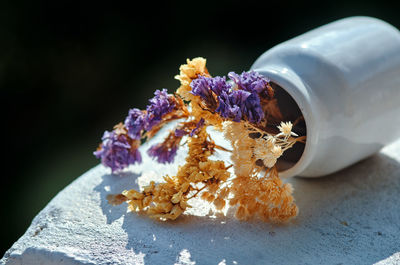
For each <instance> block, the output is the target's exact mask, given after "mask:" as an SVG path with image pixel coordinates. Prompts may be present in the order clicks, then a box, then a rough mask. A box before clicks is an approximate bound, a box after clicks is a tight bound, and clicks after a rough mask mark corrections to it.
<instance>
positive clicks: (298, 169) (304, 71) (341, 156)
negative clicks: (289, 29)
mask: <svg viewBox="0 0 400 265" xmlns="http://www.w3.org/2000/svg"><path fill="white" fill-rule="evenodd" d="M252 69H253V70H256V71H258V72H260V73H261V74H263V75H265V76H267V77H269V78H270V79H271V81H272V82H274V83H276V84H278V85H279V86H280V87H282V88H283V89H284V90H285V91H286V92H287V93H289V94H290V96H291V97H292V98H293V99H294V100H295V102H296V103H297V104H298V106H299V108H300V110H301V112H302V114H303V116H304V119H305V124H306V132H307V142H306V145H305V149H304V152H303V153H302V155H301V157H300V159H299V160H298V162H297V163H295V164H294V166H292V167H291V168H289V169H287V170H285V171H283V172H281V175H282V176H304V177H317V176H323V175H327V174H330V173H333V172H335V171H338V170H340V169H343V168H345V167H347V166H349V165H351V164H353V163H355V162H357V161H360V160H361V159H363V158H366V157H368V156H370V155H372V154H374V153H376V152H377V151H379V150H380V149H381V148H382V147H383V146H384V145H387V144H389V143H391V142H393V141H394V140H396V139H398V138H399V137H400V32H399V31H398V30H397V29H396V28H394V27H393V26H391V25H389V24H388V23H386V22H383V21H381V20H378V19H375V18H370V17H351V18H346V19H342V20H339V21H336V22H333V23H330V24H327V25H325V26H322V27H320V28H317V29H315V30H312V31H310V32H307V33H305V34H303V35H301V36H299V37H296V38H294V39H291V40H289V41H286V42H284V43H282V44H279V45H277V46H275V47H273V48H272V49H270V50H268V51H267V52H265V53H264V54H263V55H262V56H260V58H258V59H257V61H256V62H255V63H254V65H253V66H252Z"/></svg>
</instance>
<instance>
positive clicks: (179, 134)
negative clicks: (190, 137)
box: [175, 129, 187, 137]
mask: <svg viewBox="0 0 400 265" xmlns="http://www.w3.org/2000/svg"><path fill="white" fill-rule="evenodd" d="M186 134H187V132H186V131H185V130H182V129H176V130H175V136H176V137H183V136H185V135H186Z"/></svg>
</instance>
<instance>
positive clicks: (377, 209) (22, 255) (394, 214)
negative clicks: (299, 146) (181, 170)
mask: <svg viewBox="0 0 400 265" xmlns="http://www.w3.org/2000/svg"><path fill="white" fill-rule="evenodd" d="M183 152H184V150H183ZM183 152H181V153H180V154H179V157H178V159H177V160H178V162H180V161H182V159H183ZM175 170H176V167H175V166H170V165H169V166H168V165H158V164H156V163H155V162H152V161H151V160H150V159H149V158H148V157H147V156H144V164H142V165H141V166H136V167H132V168H131V169H130V170H128V171H126V172H125V173H123V174H120V175H111V174H110V171H109V170H108V169H106V168H104V167H103V166H101V165H100V166H97V167H95V168H93V169H92V170H90V171H88V172H87V173H86V174H84V175H83V176H81V177H80V178H78V179H77V180H76V181H74V182H73V183H72V184H70V185H69V186H68V187H66V188H65V189H64V190H63V191H61V192H60V193H59V194H58V195H57V196H56V197H55V198H54V199H53V200H52V201H51V202H50V203H49V204H48V205H47V206H46V208H45V209H43V210H42V211H41V212H40V213H39V215H38V216H37V217H35V219H34V220H33V222H32V225H31V226H30V227H29V228H28V230H27V231H26V233H25V234H24V235H23V236H22V237H21V238H20V239H19V240H18V241H17V242H16V243H15V244H14V245H13V246H12V247H11V248H10V250H9V251H8V252H7V253H6V254H5V256H4V257H3V259H2V260H1V261H0V264H195V263H196V264H373V263H378V264H400V196H399V194H400V141H399V142H397V143H394V144H392V145H391V146H388V147H386V148H385V149H383V150H382V152H381V153H379V154H377V155H375V156H373V157H371V158H368V159H367V160H364V161H362V162H360V163H358V164H356V165H354V166H352V167H350V168H347V169H345V170H342V171H340V172H338V173H336V174H333V175H331V176H327V177H325V178H319V179H301V178H293V179H290V182H292V183H293V185H294V187H295V197H296V200H297V203H298V205H299V208H300V213H299V216H298V218H297V219H295V220H294V221H293V222H291V223H289V224H286V225H271V224H267V223H262V222H257V221H252V222H240V221H237V220H236V219H234V218H233V217H232V212H231V211H228V212H227V213H226V216H224V215H218V216H215V215H213V214H210V212H209V211H210V208H209V206H208V205H207V204H205V203H202V202H199V201H195V202H193V203H194V204H196V209H197V210H194V209H192V210H191V212H190V213H191V214H190V215H185V216H183V217H181V218H180V219H178V220H176V221H173V222H158V221H153V220H150V219H148V218H146V217H145V216H141V215H137V214H135V213H130V212H127V208H126V204H122V205H119V206H114V207H113V206H111V205H109V204H108V203H107V200H106V196H107V194H110V193H119V192H121V191H122V190H123V189H127V188H137V185H138V184H142V183H146V182H148V181H150V180H152V179H159V178H160V176H161V175H162V174H165V173H169V174H173V173H174V171H175Z"/></svg>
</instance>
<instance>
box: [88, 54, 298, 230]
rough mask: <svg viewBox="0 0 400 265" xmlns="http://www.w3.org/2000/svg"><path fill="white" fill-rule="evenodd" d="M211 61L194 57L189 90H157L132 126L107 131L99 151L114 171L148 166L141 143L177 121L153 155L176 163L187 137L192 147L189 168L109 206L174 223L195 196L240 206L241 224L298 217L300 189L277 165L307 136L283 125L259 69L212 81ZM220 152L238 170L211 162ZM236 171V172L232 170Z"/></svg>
mask: <svg viewBox="0 0 400 265" xmlns="http://www.w3.org/2000/svg"><path fill="white" fill-rule="evenodd" d="M205 63H206V61H205V59H203V58H195V59H193V60H187V64H184V65H182V66H181V67H180V74H179V75H178V76H177V77H176V78H177V79H178V80H180V82H181V86H180V87H179V89H178V90H177V94H176V95H175V96H174V95H170V94H167V91H166V89H163V90H157V91H156V92H155V96H154V97H153V98H152V99H150V101H149V105H148V106H147V108H146V111H141V110H139V109H131V110H130V111H129V113H128V116H127V117H126V119H125V123H124V124H122V123H121V124H118V125H116V126H115V127H114V130H113V131H112V132H106V133H105V134H104V136H103V138H102V140H103V142H102V144H101V145H100V147H99V149H98V150H97V151H96V152H94V154H95V155H96V157H98V158H101V160H102V163H103V164H104V165H106V166H108V167H111V169H112V171H113V172H114V171H118V170H122V169H123V168H125V167H127V166H128V165H130V164H133V163H136V162H140V161H141V157H140V153H139V151H138V147H139V145H140V141H146V140H148V139H150V138H151V137H152V136H154V135H155V134H156V133H157V132H158V131H159V130H160V129H161V127H162V126H163V125H164V124H166V123H167V122H170V121H172V120H177V119H181V120H180V121H179V123H178V124H177V125H176V127H175V129H174V130H171V131H170V133H169V135H168V136H167V137H166V138H165V139H164V141H163V142H161V143H158V144H155V145H153V146H151V147H150V148H149V149H148V150H147V153H148V155H149V156H151V157H153V158H155V160H157V162H159V163H171V162H173V161H174V157H175V156H176V154H177V150H178V147H179V146H180V145H181V144H180V142H181V140H182V137H183V136H187V141H185V143H186V144H187V145H188V155H187V157H186V163H185V164H184V165H182V166H180V167H179V168H178V172H177V173H176V175H175V176H164V181H163V182H160V183H155V182H151V183H150V184H149V185H148V186H145V187H142V191H141V192H140V191H136V190H126V191H123V192H122V193H121V194H118V195H110V196H108V199H109V202H110V203H111V204H114V205H115V204H120V203H122V202H126V203H128V205H129V209H130V210H131V211H143V212H145V213H146V214H148V215H149V216H150V217H152V218H157V219H160V220H174V219H176V218H178V217H179V216H180V215H181V214H182V213H183V212H184V211H185V210H186V208H187V207H190V204H189V202H190V199H191V198H193V197H196V196H198V197H200V198H201V199H203V200H205V201H208V202H210V203H213V204H214V206H215V209H216V210H217V211H220V210H222V209H223V208H224V207H227V205H228V206H237V210H236V217H237V218H238V219H240V220H247V219H250V218H255V217H257V218H261V219H263V220H265V221H270V222H286V221H288V220H290V219H291V218H292V217H294V216H296V215H297V213H298V208H297V206H296V204H295V203H294V198H293V196H292V192H293V188H292V187H291V185H290V184H288V183H283V182H282V180H281V179H280V178H279V176H278V171H277V169H276V163H277V159H278V158H279V157H281V155H282V154H283V152H284V151H285V150H287V149H289V148H291V147H292V146H293V145H294V144H295V143H296V142H304V140H305V136H301V137H297V138H295V137H292V136H297V135H296V134H295V133H294V132H292V127H293V125H292V123H291V122H290V121H288V122H283V121H282V119H283V116H282V114H281V112H280V110H279V106H278V104H277V99H275V98H274V91H273V89H272V87H271V86H270V84H269V80H268V79H267V78H266V77H264V76H262V75H260V74H258V73H257V72H254V71H250V72H243V73H242V74H240V75H238V74H236V73H233V72H231V73H229V75H228V76H229V78H230V79H231V80H232V81H233V82H227V81H226V77H219V76H217V77H211V76H210V75H209V73H208V71H207V68H206V66H205ZM183 99H184V100H186V101H184V100H183ZM187 105H189V106H187ZM271 117H272V119H273V121H274V122H279V121H280V122H281V123H280V126H278V129H279V130H280V133H278V134H270V133H267V132H266V131H265V129H266V128H267V127H266V126H270V124H267V122H268V123H269V122H270V119H271ZM208 126H214V128H215V129H217V130H220V131H223V132H224V135H225V138H226V139H228V140H229V141H230V143H231V146H232V150H228V149H226V148H224V147H222V146H219V145H218V144H217V143H215V142H214V141H213V140H212V139H211V136H210V135H209V134H208V133H207V127H208ZM185 139H186V138H185ZM217 149H219V150H221V151H226V152H231V162H232V165H229V166H226V165H225V163H224V161H219V160H217V161H215V160H210V156H211V155H213V154H214V152H215V151H216V150H217ZM261 162H262V163H261ZM230 167H233V171H234V173H235V174H234V175H231V174H230V172H229V171H228V168H230ZM266 168H268V169H266ZM260 174H264V175H263V176H260ZM228 199H229V204H228V203H227V200H228Z"/></svg>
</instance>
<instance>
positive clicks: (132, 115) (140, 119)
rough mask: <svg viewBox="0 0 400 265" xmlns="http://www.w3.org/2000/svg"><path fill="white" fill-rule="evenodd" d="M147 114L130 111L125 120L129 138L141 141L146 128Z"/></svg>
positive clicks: (136, 110) (139, 111) (137, 110)
mask: <svg viewBox="0 0 400 265" xmlns="http://www.w3.org/2000/svg"><path fill="white" fill-rule="evenodd" d="M145 122H146V119H145V114H144V113H143V112H142V111H141V110H139V109H136V108H134V109H131V110H129V113H128V116H127V117H126V119H125V127H126V128H127V130H128V136H129V137H130V138H132V139H135V140H139V139H140V138H141V133H142V130H143V129H144V127H145Z"/></svg>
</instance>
